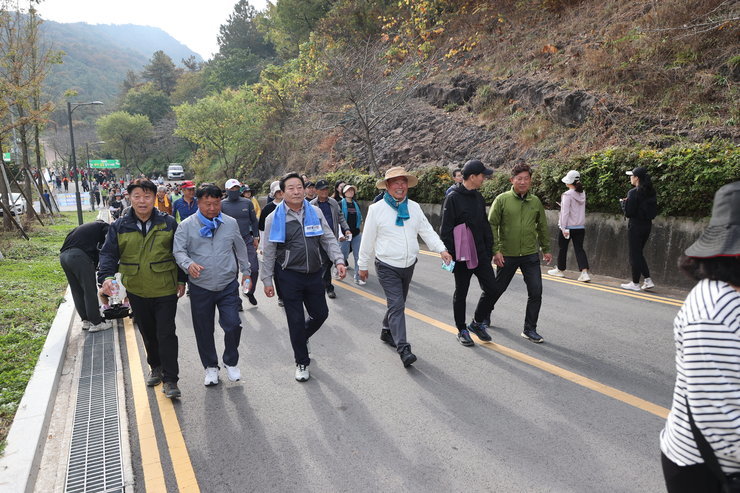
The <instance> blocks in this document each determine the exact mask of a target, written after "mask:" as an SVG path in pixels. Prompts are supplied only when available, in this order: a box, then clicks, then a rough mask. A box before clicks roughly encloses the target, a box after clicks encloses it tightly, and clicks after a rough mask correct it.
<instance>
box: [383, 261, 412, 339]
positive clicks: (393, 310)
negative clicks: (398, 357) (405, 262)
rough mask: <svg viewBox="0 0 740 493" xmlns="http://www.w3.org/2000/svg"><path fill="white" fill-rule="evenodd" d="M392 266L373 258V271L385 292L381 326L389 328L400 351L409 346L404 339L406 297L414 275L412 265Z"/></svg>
mask: <svg viewBox="0 0 740 493" xmlns="http://www.w3.org/2000/svg"><path fill="white" fill-rule="evenodd" d="M415 266H416V263H414V265H412V266H411V267H405V268H403V267H393V266H391V265H388V264H386V263H385V262H381V261H380V260H377V259H376V260H375V273H376V274H377V275H378V282H379V283H380V286H381V287H382V288H383V292H384V293H385V304H386V307H387V310H386V312H385V317H383V328H384V329H390V331H391V335H392V336H393V342H395V343H396V350H397V351H398V352H399V353H400V352H402V351H403V350H404V349H405V348H407V347H411V345H410V344H409V343H408V341H406V315H405V313H404V310H405V309H406V297H407V296H408V294H409V286H410V285H411V278H412V277H413V276H414V267H415Z"/></svg>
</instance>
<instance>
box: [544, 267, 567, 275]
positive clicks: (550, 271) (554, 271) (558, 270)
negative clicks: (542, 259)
mask: <svg viewBox="0 0 740 493" xmlns="http://www.w3.org/2000/svg"><path fill="white" fill-rule="evenodd" d="M547 273H548V274H549V275H551V276H555V277H565V272H563V271H562V270H560V269H558V268H557V267H556V268H554V269H550V270H548V271H547Z"/></svg>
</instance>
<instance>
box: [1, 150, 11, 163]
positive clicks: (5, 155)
mask: <svg viewBox="0 0 740 493" xmlns="http://www.w3.org/2000/svg"><path fill="white" fill-rule="evenodd" d="M3 161H5V162H6V163H9V162H11V161H12V159H11V158H10V153H9V152H3Z"/></svg>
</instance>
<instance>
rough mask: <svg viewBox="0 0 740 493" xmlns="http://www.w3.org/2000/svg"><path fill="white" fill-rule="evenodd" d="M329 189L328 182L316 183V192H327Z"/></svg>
mask: <svg viewBox="0 0 740 493" xmlns="http://www.w3.org/2000/svg"><path fill="white" fill-rule="evenodd" d="M327 188H329V182H328V181H326V180H319V181H317V182H316V190H326V189H327Z"/></svg>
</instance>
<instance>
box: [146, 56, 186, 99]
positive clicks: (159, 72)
mask: <svg viewBox="0 0 740 493" xmlns="http://www.w3.org/2000/svg"><path fill="white" fill-rule="evenodd" d="M178 75H179V74H178V70H177V67H175V63H174V62H173V61H172V58H170V57H169V56H168V55H167V54H166V53H165V52H164V51H162V50H158V51H155V52H154V54H153V55H152V58H151V60H149V63H148V64H147V65H145V66H144V70H143V72H142V73H141V76H142V77H143V78H144V80H146V81H149V82H152V83H154V85H155V87H156V88H157V89H159V90H160V91H162V92H163V93H165V94H167V95H168V96H169V95H170V93H171V92H172V90H173V89H174V88H175V84H176V83H177V77H178Z"/></svg>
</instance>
